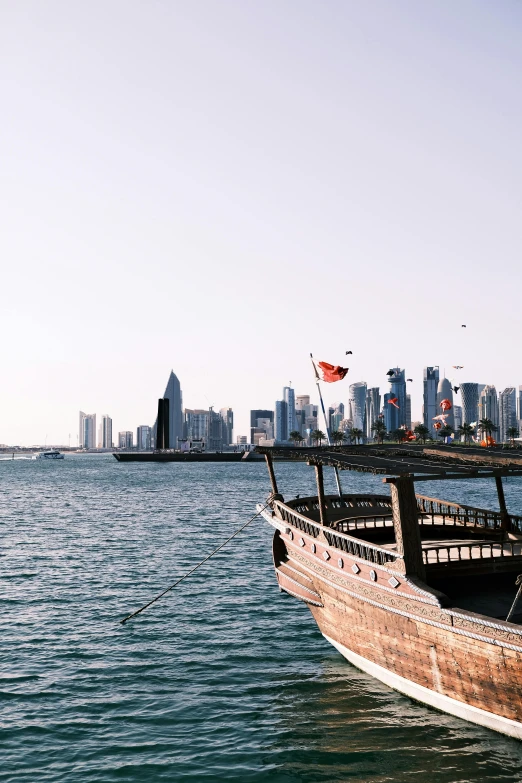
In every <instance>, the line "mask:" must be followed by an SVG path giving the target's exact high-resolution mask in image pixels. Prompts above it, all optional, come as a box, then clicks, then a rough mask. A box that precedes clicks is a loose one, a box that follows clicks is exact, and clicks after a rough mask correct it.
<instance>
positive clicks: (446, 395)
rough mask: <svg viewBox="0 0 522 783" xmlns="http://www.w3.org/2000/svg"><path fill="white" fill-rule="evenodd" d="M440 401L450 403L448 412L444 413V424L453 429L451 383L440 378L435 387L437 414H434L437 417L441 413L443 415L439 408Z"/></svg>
mask: <svg viewBox="0 0 522 783" xmlns="http://www.w3.org/2000/svg"><path fill="white" fill-rule="evenodd" d="M442 400H449V401H450V403H451V408H450V410H449V411H446V413H447V414H448V418H447V419H446V424H447V425H448V426H449V427H452V428H453V429H455V417H454V415H453V389H452V388H451V383H450V381H449V380H448V379H447V378H441V379H440V381H439V385H438V386H437V413H436V415H437V416H438V415H439V414H441V413H444V411H443V410H442V408H441V407H440V404H441V402H442Z"/></svg>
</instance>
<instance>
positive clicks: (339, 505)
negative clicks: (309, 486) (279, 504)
mask: <svg viewBox="0 0 522 783" xmlns="http://www.w3.org/2000/svg"><path fill="white" fill-rule="evenodd" d="M324 502H325V506H326V510H327V511H334V512H339V511H342V510H344V509H345V508H346V509H364V508H367V509H368V511H371V510H372V509H379V508H391V498H390V496H389V495H344V494H343V496H342V498H340V497H339V495H325V498H324ZM286 505H287V506H289V507H290V508H292V509H294V510H295V511H297V512H298V513H299V514H306V513H307V512H310V511H319V501H318V499H317V497H316V496H312V497H305V498H295V499H294V500H289V501H287V503H286ZM369 516H370V515H369Z"/></svg>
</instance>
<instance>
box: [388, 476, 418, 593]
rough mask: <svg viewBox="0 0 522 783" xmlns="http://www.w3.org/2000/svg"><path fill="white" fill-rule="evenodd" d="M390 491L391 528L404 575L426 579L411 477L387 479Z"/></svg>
mask: <svg viewBox="0 0 522 783" xmlns="http://www.w3.org/2000/svg"><path fill="white" fill-rule="evenodd" d="M388 482H389V484H390V489H391V499H392V516H393V527H394V530H395V540H396V542H397V554H398V555H400V556H401V557H402V558H403V559H404V566H405V569H406V573H407V574H409V575H411V576H418V577H419V579H422V580H425V579H426V569H425V567H424V563H423V560H422V543H421V537H420V528H419V512H418V510H417V499H416V497H415V487H414V485H413V477H412V476H400V477H398V478H396V479H388Z"/></svg>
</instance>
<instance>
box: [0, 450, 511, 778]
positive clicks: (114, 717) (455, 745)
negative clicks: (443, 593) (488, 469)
mask: <svg viewBox="0 0 522 783" xmlns="http://www.w3.org/2000/svg"><path fill="white" fill-rule="evenodd" d="M330 472H331V471H326V473H328V474H329V473H330ZM276 473H277V474H278V476H279V480H280V491H282V492H283V493H284V494H285V496H286V497H293V496H294V495H295V494H297V493H299V494H301V495H302V496H303V495H306V494H312V493H313V491H314V490H313V471H312V470H311V469H310V468H307V467H306V466H305V465H300V464H291V463H276ZM342 479H343V484H344V486H345V489H346V490H347V491H361V492H366V491H373V492H382V491H386V489H385V487H383V484H382V481H381V480H380V479H379V478H378V477H373V476H369V475H366V474H357V473H343V474H342ZM327 480H328V481H329V482H331V476H328V477H327ZM329 486H330V488H331V490H332V491H333V484H332V483H330V484H329ZM420 486H422V491H423V493H424V494H431V495H435V496H440V495H442V496H443V497H445V498H447V499H453V500H461V501H462V502H464V503H475V504H477V505H482V506H487V507H491V508H497V505H496V497H495V487H494V482H493V480H490V481H486V480H484V481H480V482H478V481H477V482H464V481H456V482H446V483H437V484H434V485H432V486H429V485H428V484H423V485H420ZM268 492H269V484H268V480H267V475H266V471H265V467H264V465H263V464H262V463H261V464H260V463H241V464H237V463H233V464H205V463H200V464H190V465H188V464H175V463H170V464H147V463H142V464H139V463H135V464H125V463H121V464H120V463H117V462H116V461H115V460H114V458H113V457H112V456H110V455H103V456H102V455H99V456H98V455H93V456H91V455H77V456H74V455H67V456H66V458H65V460H63V461H60V462H47V461H44V460H35V461H23V460H14V461H13V460H11V461H5V462H1V463H0V525H1V561H0V566H1V568H0V579H1V586H2V592H1V595H2V609H1V614H0V626H1V627H0V654H1V666H0V780H1V781H13V782H15V781H16V783H24V782H27V783H58V781H63V782H64V783H65V782H67V783H87V782H89V783H111V782H112V781H129V783H134V782H135V781H136V782H137V781H147V782H148V783H154V782H155V781H185V780H186V781H229V780H238V781H265V780H266V781H274V782H275V783H277V781H281V782H283V781H284V782H285V783H293V782H294V781H310V782H311V781H361V783H362V782H363V781H364V783H366V782H367V781H375V783H384V781H394V782H395V781H396V782H397V783H399V782H400V783H402V782H403V781H409V780H417V781H422V782H424V781H430V782H433V783H443V782H444V783H457V782H460V781H503V780H505V781H522V743H519V742H517V741H516V740H512V739H509V738H507V737H503V736H502V735H499V734H495V733H493V732H490V731H488V730H486V729H482V728H479V727H476V726H473V725H471V724H468V723H465V722H463V721H461V720H459V719H457V718H453V717H450V716H448V715H444V714H442V713H439V712H436V711H435V710H432V709H429V708H426V707H424V706H422V705H419V704H415V703H413V702H412V701H410V700H409V699H407V698H406V697H404V696H402V695H400V694H398V693H395V692H394V691H392V690H390V689H388V688H387V687H386V686H384V685H382V684H380V683H379V682H377V681H376V680H374V679H373V678H371V677H369V676H367V675H365V674H363V673H361V672H359V671H358V670H357V669H355V668H354V667H353V666H351V665H350V664H349V663H347V662H346V661H345V660H344V659H343V658H342V657H341V655H340V654H339V653H338V652H337V651H336V650H335V649H334V648H333V647H331V646H330V645H329V643H328V642H327V641H326V640H325V639H324V638H323V637H322V636H321V634H320V633H319V631H318V629H317V626H316V624H315V622H314V620H313V618H312V616H311V614H310V612H309V611H308V609H307V607H306V606H305V605H304V604H303V603H301V602H299V601H298V600H296V599H293V598H291V597H290V596H288V595H286V594H282V593H280V592H279V591H278V588H277V583H276V579H275V576H274V573H273V567H272V561H271V538H272V530H271V529H270V528H269V527H268V526H267V525H266V523H265V522H264V521H263V520H261V519H257V520H255V521H254V522H253V523H252V524H251V526H249V527H248V528H247V529H246V530H244V531H243V532H242V533H240V534H239V535H238V536H237V538H235V539H234V540H233V541H231V542H230V544H228V545H227V546H226V547H225V548H224V549H223V550H221V551H220V552H219V553H218V554H217V555H216V556H215V557H214V558H213V559H212V560H210V561H209V562H208V563H206V564H205V565H204V566H202V567H201V569H199V570H198V571H197V572H196V573H195V574H194V575H192V576H190V577H189V578H188V579H186V580H185V581H184V582H183V583H182V584H180V585H179V586H178V587H177V588H175V589H174V590H173V591H172V592H170V593H169V594H167V595H166V596H165V597H164V598H163V599H162V600H161V601H159V602H158V603H156V604H154V605H153V606H151V607H150V608H149V609H148V610H147V611H145V612H144V613H143V614H141V615H140V616H138V617H136V618H135V619H133V620H131V621H129V622H128V623H127V624H126V625H121V624H120V622H119V621H120V620H121V619H122V618H123V617H124V616H125V615H127V614H128V613H129V612H131V611H132V610H135V609H137V608H138V607H139V606H141V605H142V604H144V603H146V602H147V601H148V600H149V599H150V598H152V597H153V596H154V595H155V594H157V593H159V592H160V591H161V590H162V589H164V588H165V587H167V586H168V585H169V584H171V583H172V582H174V581H175V580H176V579H177V578H179V577H180V576H181V575H182V574H184V573H185V572H187V571H188V570H189V569H190V568H191V567H193V566H194V565H195V564H196V563H197V562H198V561H199V560H201V559H202V558H203V557H204V556H205V555H206V554H208V553H209V552H210V551H211V550H212V549H214V548H215V547H216V546H217V545H218V544H219V543H220V542H221V541H223V540H224V539H226V538H227V537H228V536H230V535H231V534H232V533H233V532H234V531H235V530H236V529H237V528H239V527H240V526H241V525H243V524H244V523H245V522H246V521H248V519H249V518H250V517H251V516H252V515H253V514H254V513H255V504H256V503H257V502H258V501H260V500H263V499H264V498H266V496H267V494H268ZM506 497H507V501H508V505H509V507H510V510H511V511H513V512H514V513H516V512H518V513H522V482H521V481H520V480H519V479H510V480H508V481H507V482H506ZM515 590H516V588H515V586H514V585H513V593H515Z"/></svg>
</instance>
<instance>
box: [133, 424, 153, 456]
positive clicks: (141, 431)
mask: <svg viewBox="0 0 522 783" xmlns="http://www.w3.org/2000/svg"><path fill="white" fill-rule="evenodd" d="M151 435H152V428H151V427H149V426H148V425H147V424H141V425H140V426H139V427H138V428H137V430H136V448H137V449H139V450H140V451H147V450H148V449H150V444H151Z"/></svg>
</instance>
